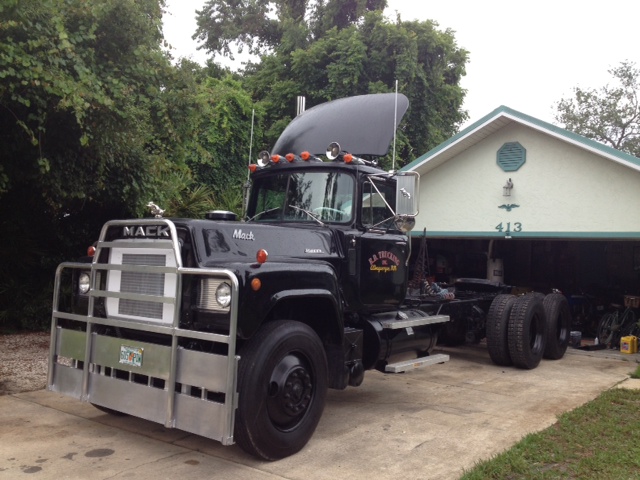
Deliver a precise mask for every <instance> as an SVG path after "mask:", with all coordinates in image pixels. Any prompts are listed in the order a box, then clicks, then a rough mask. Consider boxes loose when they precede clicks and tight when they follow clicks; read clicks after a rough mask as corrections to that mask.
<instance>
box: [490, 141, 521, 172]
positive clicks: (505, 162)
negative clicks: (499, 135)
mask: <svg viewBox="0 0 640 480" xmlns="http://www.w3.org/2000/svg"><path fill="white" fill-rule="evenodd" d="M526 160H527V151H526V150H525V149H524V147H523V146H522V145H520V144H519V143H518V142H508V143H505V144H504V145H502V147H500V150H498V155H497V162H498V166H499V167H500V168H502V170H503V171H505V172H515V171H516V170H518V169H519V168H520V167H521V166H522V165H524V162H525V161H526Z"/></svg>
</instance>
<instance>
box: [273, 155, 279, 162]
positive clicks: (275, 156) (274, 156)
mask: <svg viewBox="0 0 640 480" xmlns="http://www.w3.org/2000/svg"><path fill="white" fill-rule="evenodd" d="M271 161H272V162H273V163H279V162H280V155H271Z"/></svg>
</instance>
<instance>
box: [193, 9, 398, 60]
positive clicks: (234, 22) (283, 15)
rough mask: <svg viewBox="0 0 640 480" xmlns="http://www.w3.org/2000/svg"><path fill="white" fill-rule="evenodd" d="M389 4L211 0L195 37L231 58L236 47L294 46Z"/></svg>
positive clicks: (265, 50) (256, 50) (254, 51)
mask: <svg viewBox="0 0 640 480" xmlns="http://www.w3.org/2000/svg"><path fill="white" fill-rule="evenodd" d="M386 5H387V2H386V0H347V1H345V0H320V1H318V0H277V1H275V2H274V1H269V0H243V1H238V0H208V1H207V2H206V3H205V5H204V7H203V9H202V10H201V11H199V12H198V17H197V21H198V29H197V30H196V33H195V35H194V36H193V38H197V39H198V40H200V41H201V42H202V44H203V45H202V46H203V48H205V49H206V50H207V51H209V52H211V53H215V54H221V55H226V56H229V57H230V58H232V59H233V47H237V48H238V51H239V52H242V51H243V50H244V48H247V49H248V51H249V53H252V54H256V55H259V54H266V53H268V52H272V51H274V50H276V49H281V48H284V49H285V50H286V51H292V50H294V49H297V48H305V46H306V44H307V43H308V42H309V41H311V40H312V39H314V38H316V39H317V38H322V37H323V36H324V35H325V32H326V31H327V30H329V29H331V28H333V27H336V28H338V29H342V28H346V27H348V26H350V25H355V24H357V23H358V22H359V21H360V20H361V19H362V18H363V16H364V14H365V13H366V12H368V11H374V10H383V9H384V8H385V7H386Z"/></svg>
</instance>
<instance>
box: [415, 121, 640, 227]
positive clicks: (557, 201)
mask: <svg viewBox="0 0 640 480" xmlns="http://www.w3.org/2000/svg"><path fill="white" fill-rule="evenodd" d="M507 142H519V143H520V144H521V145H522V146H523V147H524V148H525V149H526V163H525V164H524V165H522V166H521V167H520V169H519V170H517V171H515V172H504V171H503V170H502V169H501V168H500V167H499V166H498V164H497V162H496V153H497V151H498V150H499V149H500V147H502V145H504V144H505V143H507ZM425 169H428V164H427V167H426V168H425ZM418 171H419V172H420V170H418ZM420 174H421V193H420V194H421V198H420V214H419V215H418V217H417V219H416V229H415V232H416V234H419V233H420V232H421V231H422V229H423V228H425V227H426V229H427V232H428V236H430V237H475V238H478V237H484V238H487V237H494V238H504V237H505V236H507V237H508V236H511V237H512V238H518V237H520V238H620V239H623V238H638V237H639V232H640V213H639V212H638V207H639V206H640V173H639V172H636V171H634V170H631V169H629V168H628V167H625V166H622V165H619V164H617V163H615V162H614V161H611V160H609V159H606V158H603V157H601V156H598V155H596V154H593V153H590V152H589V151H587V150H585V149H584V148H579V147H576V146H574V145H572V144H569V143H567V142H565V141H561V140H558V139H556V138H554V137H553V136H550V135H548V134H545V133H542V132H539V131H537V130H535V129H533V128H530V127H527V126H526V125H522V124H518V123H513V124H509V125H507V126H505V127H503V128H502V129H500V130H498V131H497V132H495V133H493V134H492V135H491V136H489V137H487V138H485V139H484V140H482V141H480V142H478V143H477V144H475V145H474V146H473V147H471V148H469V149H468V150H466V151H464V152H462V153H461V154H459V155H458V156H456V157H454V158H452V159H450V160H448V161H446V162H445V163H443V164H442V165H440V166H438V167H436V168H434V169H432V170H428V171H427V172H425V173H423V172H420ZM509 178H511V179H512V181H513V184H514V187H513V189H512V191H511V196H509V197H505V196H503V188H502V187H503V185H504V184H505V183H506V182H507V180H508V179H509ZM509 204H515V205H518V206H517V207H513V208H512V209H511V211H507V209H506V208H499V206H500V205H509ZM500 226H502V232H500V231H499V230H497V229H496V227H500Z"/></svg>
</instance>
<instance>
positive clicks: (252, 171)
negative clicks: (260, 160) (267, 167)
mask: <svg viewBox="0 0 640 480" xmlns="http://www.w3.org/2000/svg"><path fill="white" fill-rule="evenodd" d="M257 169H258V165H256V164H255V163H252V164H251V165H249V171H250V172H251V173H255V171H256V170H257Z"/></svg>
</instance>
